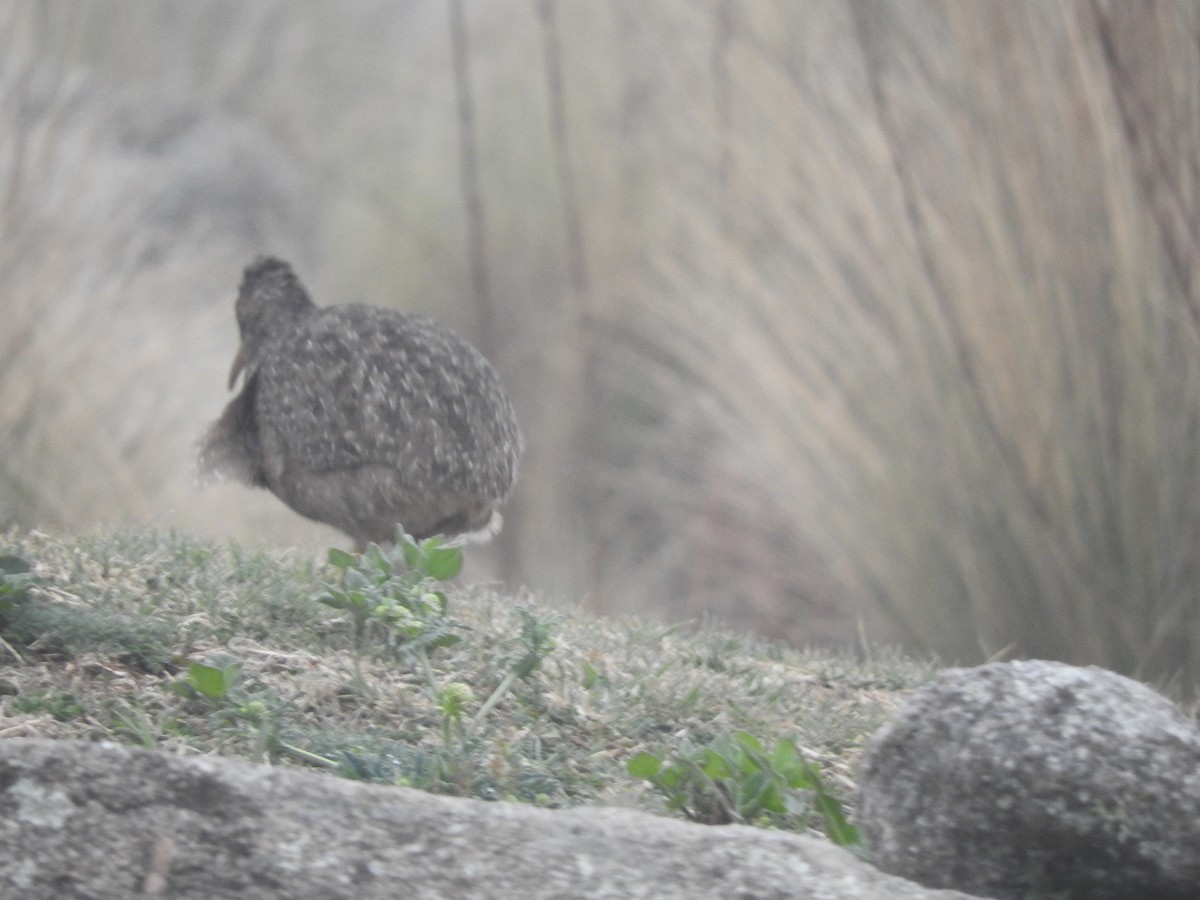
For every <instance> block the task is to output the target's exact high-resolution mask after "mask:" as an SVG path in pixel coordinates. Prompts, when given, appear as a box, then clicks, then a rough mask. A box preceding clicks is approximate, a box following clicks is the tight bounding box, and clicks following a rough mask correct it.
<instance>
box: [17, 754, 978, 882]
mask: <svg viewBox="0 0 1200 900" xmlns="http://www.w3.org/2000/svg"><path fill="white" fill-rule="evenodd" d="M0 896H4V897H22V898H30V900H38V898H63V900H65V898H85V897H86V898H88V900H106V898H120V900H127V898H130V897H137V896H162V897H171V898H203V900H220V898H239V900H244V898H250V897H253V898H255V900H274V898H279V900H283V898H287V900H337V898H355V900H364V898H372V897H380V898H382V897H387V898H395V897H404V898H406V900H419V898H430V900H432V898H438V900H445V898H459V897H464V898H467V897H469V898H492V897H494V898H518V897H519V898H532V900H536V898H552V897H553V898H585V900H586V898H621V900H630V898H639V897H646V898H657V900H662V898H675V897H678V898H706V897H712V898H717V897H720V898H730V897H739V898H757V900H767V898H780V900H783V898H811V900H935V898H943V900H953V898H961V897H962V895H961V894H956V893H954V892H944V891H931V890H926V889H924V888H921V887H919V886H917V885H914V884H912V883H910V882H906V881H904V880H902V879H899V878H894V877H892V876H889V875H885V874H883V873H881V872H879V871H877V870H875V869H874V868H872V867H871V866H869V865H867V864H865V863H863V862H861V861H859V860H858V859H856V858H855V857H853V856H852V855H851V854H849V853H847V852H845V851H843V850H841V849H839V848H837V847H835V846H833V845H831V844H829V843H827V842H824V841H821V840H816V839H811V838H805V837H801V836H797V835H791V834H783V833H780V832H771V831H764V830H760V829H753V828H745V827H734V826H730V827H721V828H713V827H706V826H701V825H692V824H688V823H685V822H679V821H675V820H670V819H664V818H658V817H654V816H650V815H646V814H644V813H638V812H634V811H631V810H624V809H598V808H589V809H572V810H557V811H555V810H543V809H536V808H532V807H528V806H520V805H516V804H509V803H484V802H481V801H474V800H460V799H450V798H446V797H436V796H432V795H429V794H423V793H420V792H418V791H413V790H406V789H402V788H389V787H379V786H371V785H364V784H359V783H355V782H350V781H344V780H342V779H339V778H334V777H330V776H328V775H321V774H316V773H313V772H309V771H301V770H294V769H280V768H269V767H265V766H252V765H249V764H246V763H242V762H237V761H234V760H227V759H216V758H207V757H204V758H196V757H190V758H185V757H178V756H169V755H166V754H163V753H151V752H146V751H142V750H134V749H130V748H126V747H119V746H114V745H112V744H87V743H74V742H57V741H42V740H0Z"/></svg>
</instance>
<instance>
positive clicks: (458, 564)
mask: <svg viewBox="0 0 1200 900" xmlns="http://www.w3.org/2000/svg"><path fill="white" fill-rule="evenodd" d="M424 555H425V559H424V565H423V566H421V568H422V570H423V571H424V572H425V574H426V575H428V576H429V577H430V578H433V579H434V580H436V581H449V580H450V579H451V578H453V577H454V576H455V575H457V574H458V573H459V572H461V571H462V565H463V553H462V550H461V549H460V548H458V547H431V548H429V549H428V550H426V551H425V552H424Z"/></svg>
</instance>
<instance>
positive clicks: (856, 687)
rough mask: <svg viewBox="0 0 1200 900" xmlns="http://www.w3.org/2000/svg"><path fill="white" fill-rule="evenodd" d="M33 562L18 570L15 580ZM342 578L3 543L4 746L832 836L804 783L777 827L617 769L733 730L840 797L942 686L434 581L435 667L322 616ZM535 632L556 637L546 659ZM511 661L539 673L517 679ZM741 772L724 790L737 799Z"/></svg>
mask: <svg viewBox="0 0 1200 900" xmlns="http://www.w3.org/2000/svg"><path fill="white" fill-rule="evenodd" d="M20 561H24V562H26V563H28V564H29V565H30V568H31V571H30V572H29V577H25V576H21V575H20V574H12V573H15V572H16V570H18V569H20V568H21V562H20ZM6 570H7V571H8V572H10V574H9V575H8V576H7V580H5V576H3V574H2V573H3V572H4V571H6ZM343 577H344V576H343V571H342V570H341V569H339V568H336V567H334V566H332V565H328V564H326V563H325V562H324V561H323V560H316V559H313V558H311V557H309V556H305V555H300V554H298V553H295V552H289V551H279V552H270V553H264V552H249V551H246V550H243V549H241V548H240V547H238V546H237V545H233V544H229V545H220V544H214V543H204V542H199V541H196V540H192V539H188V538H183V537H179V536H177V535H173V534H162V533H155V532H150V531H145V532H123V533H105V534H100V535H93V536H87V537H79V538H58V537H50V536H47V535H43V534H37V533H23V532H9V533H8V534H6V535H0V637H2V638H3V641H4V643H3V644H0V737H16V736H22V737H32V736H40V737H51V738H80V739H85V740H99V739H107V740H114V741H118V742H121V743H126V744H132V745H140V746H144V747H149V748H157V749H160V750H165V751H168V752H173V753H183V754H222V755H227V756H234V757H242V758H245V759H251V760H256V761H260V762H271V763H273V764H279V765H311V766H316V767H318V768H326V769H328V770H329V771H330V772H331V777H332V775H333V774H340V775H343V776H348V777H354V778H360V779H365V780H373V781H381V782H387V783H400V784H410V785H413V786H416V787H420V788H424V789H427V790H431V791H435V792H439V793H447V794H455V795H463V796H475V797H482V798H489V799H494V798H503V799H512V800H518V801H521V802H529V803H537V804H541V805H545V806H570V805H577V804H587V803H620V804H626V805H635V806H640V807H642V808H644V809H647V810H650V811H653V812H669V813H670V814H675V815H684V814H691V815H692V816H693V817H694V818H700V819H704V820H708V821H721V820H729V819H733V820H735V821H736V820H739V819H741V820H746V821H751V822H756V823H759V824H767V825H774V826H777V827H784V828H790V829H795V830H805V829H809V828H814V829H817V830H820V829H821V824H820V823H821V821H822V820H821V818H820V816H819V815H818V814H817V812H816V810H815V808H814V807H813V805H812V804H809V805H808V806H806V805H805V803H804V797H805V796H811V792H807V793H806V792H805V791H795V792H789V793H790V794H791V795H792V796H791V799H789V800H788V803H787V811H786V813H782V814H776V813H772V812H771V811H770V809H769V808H764V807H763V806H762V805H761V804H760V805H758V806H756V805H755V804H753V803H745V802H742V801H743V800H745V799H746V798H744V797H743V798H741V799H737V798H734V799H733V800H732V801H731V802H730V803H728V804H718V806H720V807H721V809H718V810H716V811H715V812H714V809H713V804H712V802H711V799H712V798H709V801H705V800H704V798H703V797H702V796H700V795H701V794H702V793H703V790H702V789H701V787H700V786H699V783H698V782H689V781H688V779H687V778H686V777H685V778H684V779H683V781H682V782H681V783H680V784H677V785H676V787H675V789H674V793H672V792H671V791H670V790H668V791H663V790H656V789H655V788H654V787H653V786H652V785H651V784H650V783H649V782H647V781H644V780H640V779H637V778H635V777H633V776H632V775H630V774H629V772H628V771H627V769H626V766H627V764H628V761H629V760H630V759H631V758H633V757H634V756H635V755H637V754H639V753H642V754H646V753H649V754H651V755H653V756H654V757H657V758H659V759H661V760H662V761H663V762H664V764H668V765H669V764H670V763H671V762H672V761H678V760H679V759H680V758H681V755H683V756H686V755H687V754H688V748H689V747H691V748H694V750H693V751H692V755H691V758H692V759H694V760H700V761H701V763H702V766H704V765H707V764H706V763H704V757H703V754H702V752H701V751H702V749H703V748H704V747H706V746H710V745H711V743H712V742H713V741H714V740H717V741H718V744H717V747H718V748H720V747H724V748H725V749H724V751H723V753H724V756H725V757H726V758H732V757H733V756H734V755H736V754H733V753H732V752H731V751H730V747H731V746H732V745H730V744H728V743H726V744H721V743H720V741H721V740H726V741H728V739H729V736H730V735H733V734H735V733H737V732H740V731H744V732H749V733H750V734H752V735H754V736H755V737H757V738H758V739H759V740H760V741H761V742H762V743H763V745H764V746H765V748H767V750H770V748H772V747H774V746H775V745H776V742H777V741H778V740H779V739H788V740H790V741H793V742H794V743H795V745H796V746H797V747H798V748H799V750H800V753H801V756H802V757H804V758H806V759H808V760H811V761H812V762H814V763H816V764H817V765H818V766H819V768H820V770H821V773H822V782H823V784H824V785H825V786H826V787H827V788H828V790H829V791H830V792H831V793H832V794H833V795H835V796H838V797H841V798H842V799H843V802H846V801H847V800H848V795H849V792H850V789H851V788H852V786H853V779H854V771H855V761H856V758H857V756H858V754H859V751H860V748H861V745H862V743H863V741H864V739H865V738H866V736H867V735H868V734H869V733H870V732H871V731H872V730H873V729H874V728H875V727H876V726H877V725H879V724H880V722H881V720H882V719H883V718H884V717H885V716H886V715H887V713H888V711H889V709H891V708H892V707H893V706H894V705H895V704H896V703H897V701H898V699H899V698H900V697H901V696H902V694H903V692H904V691H905V690H906V689H908V688H911V687H912V686H914V685H915V684H917V683H919V682H920V681H921V680H923V679H924V678H926V677H928V676H929V674H931V671H932V669H931V668H930V667H929V666H924V665H920V664H917V663H914V662H912V661H908V660H904V659H901V658H898V657H893V656H887V655H884V656H880V657H878V658H875V659H873V660H871V661H868V662H865V663H864V662H860V661H856V660H853V659H850V658H848V657H846V656H838V655H832V654H822V653H815V652H798V651H795V650H793V649H789V648H787V647H785V646H782V645H779V644H770V643H761V642H757V641H753V640H750V639H747V638H745V637H740V636H734V635H732V634H729V633H726V632H722V631H718V630H715V629H712V628H708V627H681V626H671V627H668V626H664V625H661V624H652V623H649V622H641V621H634V620H621V621H617V620H603V619H595V618H589V617H586V616H584V615H580V614H566V613H563V612H562V611H559V610H555V609H553V608H552V607H550V606H548V605H546V604H545V603H543V602H541V601H539V600H538V599H536V598H534V597H531V596H518V597H515V598H514V597H505V596H500V595H498V594H496V593H495V592H493V591H491V590H489V589H487V588H486V587H480V586H474V587H458V586H454V585H445V586H442V587H444V590H445V596H446V600H447V604H446V608H445V612H444V614H440V613H437V614H436V617H438V622H439V625H438V628H439V629H441V630H440V631H439V632H438V633H439V634H440V633H451V634H454V635H456V636H457V638H458V641H457V643H454V644H453V645H451V646H441V647H438V646H433V645H430V646H429V647H428V648H427V649H426V651H425V654H424V661H427V662H428V667H426V666H425V662H424V661H423V659H422V656H421V654H420V653H419V652H413V648H414V647H415V646H416V644H417V643H419V641H409V642H408V643H404V642H397V640H396V635H397V631H396V630H395V629H391V630H389V629H388V628H384V627H381V626H380V622H379V620H371V619H370V617H368V624H367V625H364V627H363V628H362V629H361V630H360V629H356V627H355V622H354V618H353V617H352V616H351V615H349V614H347V613H346V612H345V611H343V610H339V609H336V608H332V607H331V606H329V605H327V604H326V603H323V602H321V600H320V599H319V598H320V597H321V596H322V595H325V594H327V591H329V590H330V589H331V588H332V589H335V590H336V589H338V588H339V587H341V586H342V585H343ZM347 584H348V582H347ZM5 585H7V587H8V591H7V594H6V593H5V592H4V590H3V588H4V586H5ZM436 587H438V586H437V585H434V584H433V583H432V582H426V583H424V585H423V586H421V587H420V589H419V591H418V593H422V596H425V597H427V598H428V597H429V590H430V589H433V588H436ZM371 621H374V625H373V626H372V625H371V624H370V622H371ZM393 621H394V620H393ZM546 633H548V634H549V635H550V638H551V641H552V643H548V644H547V643H543V644H541V645H540V646H535V645H537V640H536V635H538V634H541V635H545V634H546ZM389 635H390V636H391V637H392V644H391V646H389V643H388V637H389ZM531 635H533V636H535V637H531ZM531 649H532V656H531V655H530V653H531ZM522 660H524V661H525V663H526V666H525V667H524V668H525V669H530V670H531V671H528V672H527V673H525V674H524V676H523V677H515V676H518V675H520V674H521V673H522V672H523V671H524V669H522V665H521V663H522ZM197 663H199V664H204V665H207V666H209V667H208V668H204V667H203V665H202V666H197V665H196V664H197ZM506 676H507V677H506ZM505 682H507V684H508V686H509V687H508V689H507V690H506V691H502V693H501V695H500V697H499V699H498V701H497V702H495V705H494V706H492V707H491V708H490V709H489V710H483V707H484V706H485V705H486V700H485V698H489V696H490V695H491V694H492V693H493V692H494V691H495V690H496V689H497V687H498V686H500V685H502V684H503V683H505ZM451 685H454V686H453V687H451ZM481 713H482V715H481ZM718 755H720V754H718ZM751 755H753V754H751ZM643 758H645V757H643ZM707 759H708V761H709V762H711V761H712V759H713V756H712V755H711V754H710V755H709V757H708V758H707ZM742 759H743V762H744V761H745V757H744V755H743V757H742ZM760 762H761V760H760ZM684 768H685V770H686V771H691V772H692V774H695V770H687V769H686V766H685V767H684ZM752 768H753V766H750V767H749V768H748V769H747V771H746V773H743V775H737V774H735V775H733V776H732V778H731V779H726V784H727V785H728V784H732V785H734V787H735V790H736V789H738V787H739V779H740V780H741V783H740V787H747V785H746V784H745V783H744V782H745V781H746V777H748V774H749V771H750V769H752ZM708 771H709V772H710V773H711V772H712V771H713V770H712V769H711V768H708ZM759 786H760V787H761V785H759ZM750 787H753V785H750ZM708 788H709V789H711V788H712V782H709V783H708ZM671 798H673V799H674V800H675V801H676V803H675V807H676V809H672V808H671V803H670V800H671ZM726 799H729V798H726ZM766 807H770V804H769V803H768V804H766ZM850 814H851V817H852V816H853V812H852V810H850Z"/></svg>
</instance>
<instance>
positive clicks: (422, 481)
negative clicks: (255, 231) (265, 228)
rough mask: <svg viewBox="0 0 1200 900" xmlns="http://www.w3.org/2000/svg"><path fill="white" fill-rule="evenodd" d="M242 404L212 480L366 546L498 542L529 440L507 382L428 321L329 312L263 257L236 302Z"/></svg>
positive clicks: (224, 421)
mask: <svg viewBox="0 0 1200 900" xmlns="http://www.w3.org/2000/svg"><path fill="white" fill-rule="evenodd" d="M237 320H238V328H239V330H240V332H241V338H242V346H241V349H240V350H239V351H238V355H237V358H236V359H235V360H234V364H233V369H232V371H231V372H230V376H229V385H230V387H231V388H232V387H233V386H234V384H235V383H236V381H237V377H238V375H239V373H240V374H241V375H242V379H243V380H242V389H241V392H240V393H239V394H238V395H237V396H236V397H235V398H234V399H233V400H232V401H231V402H230V403H229V405H228V406H227V407H226V408H225V412H224V413H223V414H222V415H221V418H220V419H218V420H217V421H216V422H214V423H213V425H212V426H211V427H210V428H209V431H208V433H207V434H206V435H205V437H204V439H203V441H202V442H201V447H200V470H201V474H202V475H217V476H228V477H231V478H235V479H237V480H239V481H242V482H245V483H246V484H250V485H254V486H256V487H265V488H268V489H269V490H270V491H271V492H272V493H274V494H275V495H276V496H278V497H279V498H280V499H281V500H283V502H284V503H286V504H287V505H288V506H290V507H291V508H292V509H294V510H296V512H298V513H300V514H302V515H304V516H307V517H309V518H310V519H316V520H317V521H319V522H326V523H328V524H330V525H333V526H335V527H337V528H339V529H341V530H342V531H344V532H346V533H347V534H349V535H350V536H351V537H353V538H354V539H355V541H357V542H358V543H359V544H360V545H362V544H365V543H366V542H367V541H377V542H388V541H391V540H393V539H394V536H395V532H396V526H397V524H399V525H401V526H402V527H403V528H404V530H405V531H407V532H408V533H410V534H412V535H414V536H416V537H418V538H423V537H427V536H429V535H432V534H446V535H454V534H461V533H465V532H480V531H484V532H490V531H494V530H495V528H497V527H498V525H499V515H498V514H497V513H496V507H497V506H498V505H499V504H500V503H501V501H503V500H504V499H505V498H506V497H507V496H508V494H509V492H510V491H511V489H512V485H513V481H514V480H515V478H516V474H517V461H518V458H519V456H520V452H521V436H520V432H519V431H518V429H517V422H516V416H515V414H514V412H513V408H512V405H511V404H510V403H509V401H508V398H507V397H506V396H505V394H504V389H503V388H502V387H501V385H500V379H499V377H498V376H497V375H496V371H495V370H494V369H493V368H492V367H491V365H490V364H489V363H488V362H487V360H486V359H484V358H483V356H482V355H481V354H480V353H479V351H478V350H476V349H475V348H474V347H472V346H471V345H470V344H468V343H467V342H466V341H464V340H463V339H462V338H460V337H458V336H457V335H456V334H454V333H453V332H452V331H450V330H449V329H448V328H445V327H444V326H442V325H439V324H438V323H437V322H435V321H433V320H432V319H429V318H427V317H425V316H420V315H414V314H411V313H405V312H400V311H397V310H387V309H379V308H376V307H370V306H360V305H351V306H338V307H327V308H318V307H317V306H315V305H314V304H313V302H312V301H311V300H310V299H309V296H308V293H307V292H306V291H305V289H304V287H303V285H301V284H300V281H299V279H297V278H296V276H295V274H294V273H293V272H292V269H291V267H290V266H289V265H288V264H287V263H285V262H281V261H280V260H277V259H273V258H270V257H263V258H259V259H258V260H256V261H255V262H254V263H252V264H251V265H250V266H248V267H247V268H246V271H245V275H244V277H243V279H242V285H241V289H240V291H239V293H238V299H237Z"/></svg>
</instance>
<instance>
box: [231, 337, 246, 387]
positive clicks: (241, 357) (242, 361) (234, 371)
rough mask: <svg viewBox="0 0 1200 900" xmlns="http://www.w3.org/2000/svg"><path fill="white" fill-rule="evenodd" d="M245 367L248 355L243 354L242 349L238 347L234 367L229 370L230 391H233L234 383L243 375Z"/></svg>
mask: <svg viewBox="0 0 1200 900" xmlns="http://www.w3.org/2000/svg"><path fill="white" fill-rule="evenodd" d="M245 365H246V355H245V354H244V353H243V352H242V348H241V347H238V352H237V356H235V357H234V358H233V365H232V366H230V368H229V390H231V391H232V390H233V385H234V382H236V381H237V378H238V376H239V375H241V374H242V367H243V366H245Z"/></svg>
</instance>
